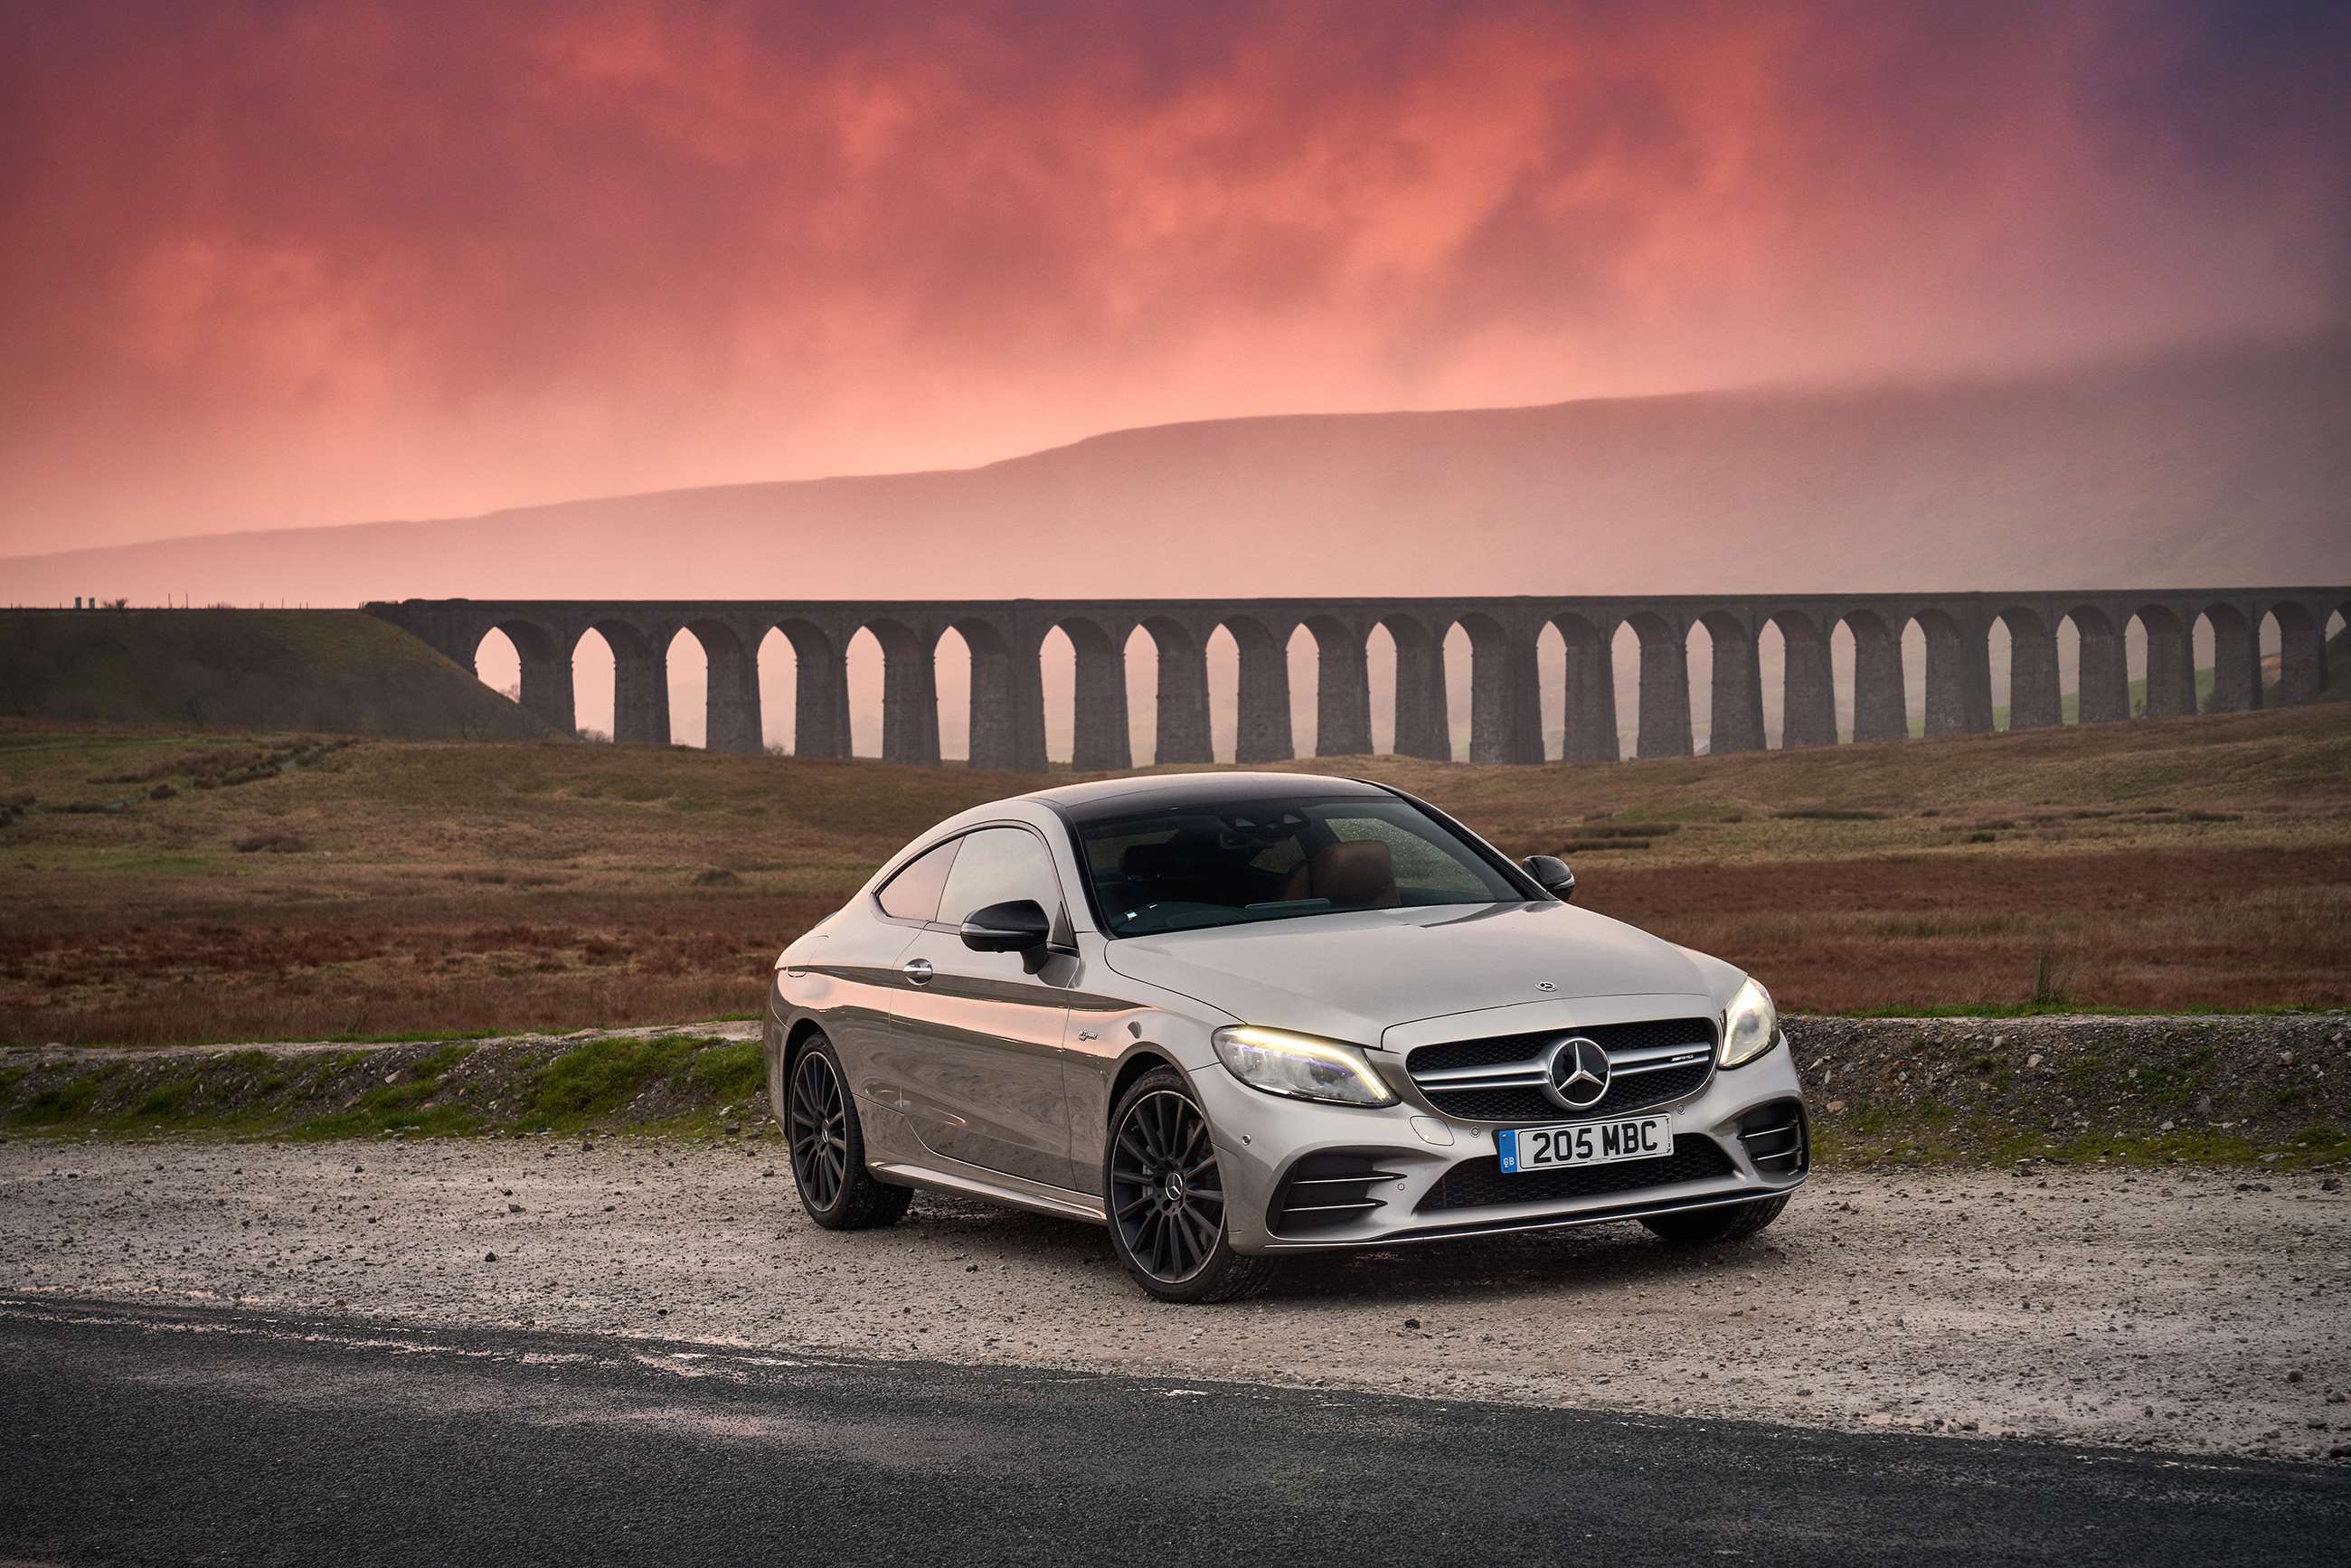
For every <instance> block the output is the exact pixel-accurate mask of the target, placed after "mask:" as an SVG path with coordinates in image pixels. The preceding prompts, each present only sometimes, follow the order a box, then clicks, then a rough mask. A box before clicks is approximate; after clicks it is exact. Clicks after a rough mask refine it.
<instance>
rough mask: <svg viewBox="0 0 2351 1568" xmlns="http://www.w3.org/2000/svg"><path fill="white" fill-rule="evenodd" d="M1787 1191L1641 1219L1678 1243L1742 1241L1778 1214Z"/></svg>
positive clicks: (1660, 1235) (1785, 1202)
mask: <svg viewBox="0 0 2351 1568" xmlns="http://www.w3.org/2000/svg"><path fill="white" fill-rule="evenodd" d="M1785 1207H1788V1195H1787V1194H1786V1193H1784V1192H1783V1193H1782V1194H1781V1195H1780V1196H1779V1197H1759V1198H1757V1199H1756V1200H1755V1201H1754V1202H1752V1203H1725V1204H1719V1205H1717V1206H1716V1207H1712V1208H1692V1209H1686V1210H1684V1211H1683V1212H1682V1213H1679V1214H1653V1215H1651V1216H1649V1217H1648V1218H1646V1219H1644V1220H1643V1221H1641V1223H1642V1224H1644V1225H1646V1226H1647V1227H1648V1228H1650V1229H1651V1230H1652V1231H1654V1232H1656V1235H1657V1236H1658V1238H1659V1239H1662V1240H1666V1241H1670V1242H1673V1243H1674V1244H1675V1245H1677V1246H1681V1247H1710V1246H1715V1245H1718V1244H1719V1243H1722V1242H1726V1241H1744V1240H1746V1239H1747V1238H1749V1237H1750V1236H1752V1235H1754V1234H1755V1233H1756V1232H1757V1231H1759V1230H1761V1229H1762V1228H1764V1227H1765V1226H1767V1225H1769V1224H1771V1222H1772V1221H1773V1220H1775V1219H1777V1218H1780V1211H1781V1210H1782V1209H1783V1208H1785Z"/></svg>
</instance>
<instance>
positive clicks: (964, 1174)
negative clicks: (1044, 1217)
mask: <svg viewBox="0 0 2351 1568" xmlns="http://www.w3.org/2000/svg"><path fill="white" fill-rule="evenodd" d="M869 1164H870V1166H871V1168H872V1172H873V1174H874V1175H875V1176H878V1177H880V1178H881V1179H882V1180H883V1181H889V1182H896V1183H899V1184H900V1185H901V1186H919V1187H927V1188H929V1189H930V1190H931V1191H933V1192H951V1193H956V1194H958V1195H960V1196H962V1197H978V1198H985V1199H987V1201H988V1202H990V1203H1003V1204H1009V1205H1010V1206H1012V1207H1015V1208H1026V1209H1029V1210H1032V1211H1033V1212H1035V1213H1038V1214H1052V1215H1059V1216H1060V1217H1061V1218H1064V1219H1082V1220H1084V1221H1086V1222H1087V1223H1088V1224H1090V1225H1107V1224H1109V1223H1110V1217H1109V1216H1108V1215H1107V1214H1105V1213H1104V1212H1103V1211H1102V1199H1100V1198H1098V1197H1092V1195H1090V1194H1087V1193H1082V1192H1071V1191H1070V1190H1069V1189H1068V1188H1066V1187H1058V1186H1045V1185H1044V1184H1043V1183H1042V1182H1025V1181H1022V1180H1020V1178H1019V1177H1018V1176H1004V1175H1002V1174H1000V1173H998V1172H993V1171H981V1170H979V1169H978V1168H977V1167H976V1166H958V1167H957V1168H956V1169H955V1170H942V1169H940V1168H939V1167H938V1166H917V1165H907V1164H904V1163H902V1162H896V1161H891V1162H869Z"/></svg>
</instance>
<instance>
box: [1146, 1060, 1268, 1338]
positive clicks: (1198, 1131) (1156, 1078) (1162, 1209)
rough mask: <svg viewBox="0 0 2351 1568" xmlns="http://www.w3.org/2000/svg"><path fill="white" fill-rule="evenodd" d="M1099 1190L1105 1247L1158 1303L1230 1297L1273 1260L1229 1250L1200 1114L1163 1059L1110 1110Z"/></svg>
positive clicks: (1253, 1290)
mask: <svg viewBox="0 0 2351 1568" xmlns="http://www.w3.org/2000/svg"><path fill="white" fill-rule="evenodd" d="M1110 1128H1111V1134H1110V1151H1109V1153H1108V1154H1107V1155H1105V1156H1104V1157H1103V1181H1102V1190H1103V1192H1104V1193H1106V1194H1107V1195H1108V1197H1109V1206H1110V1234H1111V1245H1112V1247H1113V1249H1114V1250H1115V1251H1116V1252H1117V1253H1118V1260H1119V1261H1120V1262H1121V1263H1123V1264H1124V1265H1126V1271H1127V1273H1128V1274H1130V1275H1132V1276H1133V1277H1134V1282H1135V1283H1136V1284H1138V1285H1140V1286H1142V1287H1143V1288H1144V1291H1147V1292H1148V1293H1150V1294H1151V1295H1152V1296H1154V1297H1156V1298H1157V1299H1158V1300H1160V1301H1186V1302H1189V1301H1238V1300H1239V1299H1240V1298H1242V1297H1244V1296H1253V1295H1256V1294H1257V1293H1258V1292H1259V1291H1262V1290H1264V1289H1265V1288H1266V1286H1268V1285H1269V1284H1271V1283H1272V1282H1273V1277H1274V1275H1275V1274H1276V1273H1277V1272H1278V1271H1279V1270H1280V1260H1279V1259H1275V1258H1252V1257H1246V1256H1244V1255H1242V1254H1241V1253H1238V1252H1236V1251H1234V1250H1233V1243H1232V1235H1231V1230H1230V1228H1229V1227H1228V1225H1227V1224H1226V1223H1225V1187H1224V1178H1223V1176H1222V1175H1221V1174H1220V1173H1219V1172H1218V1170H1217V1149H1216V1144H1215V1142H1214V1140H1213V1139H1212V1138H1211V1137H1210V1135H1209V1132H1208V1118H1207V1114H1206V1113H1203V1112H1202V1111H1201V1109H1200V1104H1199V1102H1198V1101H1196V1100H1195V1099H1193V1098H1192V1090H1191V1086H1190V1085H1189V1084H1188V1083H1186V1082H1185V1081H1184V1075H1183V1074H1182V1073H1180V1072H1178V1071H1175V1069H1174V1068H1172V1067H1161V1068H1156V1069H1154V1070H1153V1071H1150V1072H1147V1073H1145V1074H1144V1075H1143V1077H1141V1078H1139V1079H1137V1080H1136V1081H1135V1082H1134V1087H1132V1088H1131V1089H1129V1090H1128V1091H1127V1092H1125V1093H1124V1094H1123V1095H1122V1096H1120V1098H1119V1102H1118V1105H1117V1108H1116V1109H1115V1110H1113V1112H1112V1113H1111V1124H1110Z"/></svg>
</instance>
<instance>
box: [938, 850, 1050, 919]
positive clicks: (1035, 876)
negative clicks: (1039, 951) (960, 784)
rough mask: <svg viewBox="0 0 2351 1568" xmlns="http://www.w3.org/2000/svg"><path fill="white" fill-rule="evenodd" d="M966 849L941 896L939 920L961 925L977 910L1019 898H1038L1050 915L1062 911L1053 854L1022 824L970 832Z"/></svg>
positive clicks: (1039, 904)
mask: <svg viewBox="0 0 2351 1568" xmlns="http://www.w3.org/2000/svg"><path fill="white" fill-rule="evenodd" d="M962 843H963V852H962V853H961V854H959V855H957V856H956V862H955V869H954V870H953V871H951V872H950V873H948V874H947V883H946V891H945V892H944V893H943V894H941V895H940V897H939V913H938V918H939V919H941V920H944V921H946V923H947V924H948V925H961V924H963V922H964V921H966V920H967V919H969V918H970V917H971V912H972V911H973V910H975V909H985V908H987V906H988V905H989V904H1003V903H1006V902H1008V901H1009V900H1012V899H1016V898H1028V899H1034V900H1035V901H1036V903H1037V905H1038V907H1040V909H1042V910H1044V912H1045V914H1046V915H1048V916H1049V917H1050V916H1051V915H1057V914H1059V913H1060V912H1061V883H1060V881H1059V879H1057V878H1056V877H1055V876H1054V875H1053V860H1052V857H1051V856H1050V855H1049V854H1047V853H1046V852H1045V846H1044V844H1043V843H1041V842H1040V841H1039V840H1038V838H1037V835H1036V834H1034V833H1031V832H1028V831H1023V830H1022V829H1019V828H982V829H980V830H979V831H977V832H976V833H966V834H965V835H964V836H963V839H962Z"/></svg>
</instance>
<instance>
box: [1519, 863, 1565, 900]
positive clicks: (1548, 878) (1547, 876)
mask: <svg viewBox="0 0 2351 1568" xmlns="http://www.w3.org/2000/svg"><path fill="white" fill-rule="evenodd" d="M1519 869H1520V871H1522V872H1525V873H1527V874H1528V875H1529V876H1531V877H1532V878H1534V879H1535V881H1536V883H1539V884H1540V885H1541V888H1542V890H1543V891H1544V892H1545V893H1548V894H1551V895H1552V897H1553V898H1556V899H1558V900H1559V901H1560V902H1561V903H1562V904H1567V903H1571V902H1573V900H1574V898H1575V873H1573V872H1572V871H1570V870H1568V869H1567V862H1565V861H1563V860H1562V859H1560V858H1559V857H1558V856H1557V855H1529V856H1528V857H1527V858H1526V859H1524V860H1522V861H1520V862H1519Z"/></svg>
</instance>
